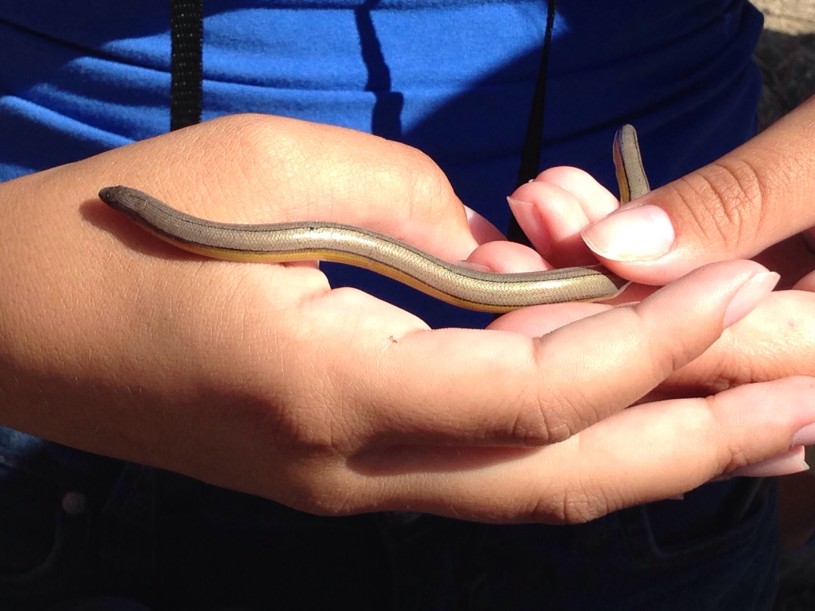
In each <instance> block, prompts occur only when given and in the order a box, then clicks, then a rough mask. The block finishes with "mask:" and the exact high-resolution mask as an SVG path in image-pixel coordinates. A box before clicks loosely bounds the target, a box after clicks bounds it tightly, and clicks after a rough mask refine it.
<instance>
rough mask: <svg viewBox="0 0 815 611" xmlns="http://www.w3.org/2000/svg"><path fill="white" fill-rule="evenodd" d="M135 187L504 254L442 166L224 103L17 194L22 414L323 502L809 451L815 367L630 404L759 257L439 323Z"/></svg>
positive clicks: (97, 446) (586, 500) (353, 506)
mask: <svg viewBox="0 0 815 611" xmlns="http://www.w3.org/2000/svg"><path fill="white" fill-rule="evenodd" d="M117 183H121V184H128V185H133V186H135V187H139V188H143V189H145V190H147V191H149V192H151V193H155V194H156V195H158V196H160V197H162V198H163V199H166V200H167V201H169V202H173V204H174V205H177V206H178V207H179V208H182V209H186V210H187V211H189V212H193V213H195V214H198V215H200V216H206V217H209V218H213V219H215V220H219V219H223V220H229V221H246V222H259V221H269V220H273V221H283V220H293V219H297V220H301V219H303V218H315V217H318V218H322V219H325V220H341V221H343V222H347V223H357V224H361V225H365V226H367V227H369V228H371V229H376V230H378V231H382V232H384V233H390V234H392V235H395V236H396V237H399V238H400V239H403V240H405V241H408V242H410V243H412V244H414V245H416V246H419V247H421V248H424V249H427V250H429V251H431V252H433V253H434V254H436V255H438V256H441V257H444V258H448V259H450V260H460V259H465V258H467V256H468V255H469V254H470V253H472V252H473V251H475V252H480V255H479V256H480V264H484V265H489V263H490V261H489V253H488V252H486V250H485V249H487V247H484V248H482V249H478V248H477V245H478V244H479V242H481V241H483V240H484V239H485V238H484V237H483V236H491V235H492V234H493V233H494V232H493V231H492V230H491V229H489V227H487V226H486V225H485V224H484V223H483V221H480V220H479V219H478V217H475V216H472V215H471V219H473V220H472V221H471V223H470V224H468V222H467V215H466V214H465V212H464V210H463V208H462V206H461V204H460V202H459V201H458V200H457V199H456V198H455V196H454V194H453V193H452V190H451V189H450V187H449V185H448V184H447V183H446V181H445V180H444V177H443V175H442V174H441V172H440V171H439V170H438V168H436V167H435V165H433V164H432V163H431V162H430V161H429V160H428V159H427V158H426V157H424V156H422V155H421V154H419V153H418V152H416V151H414V150H412V149H409V148H407V147H403V146H400V145H396V144H394V143H389V142H385V141H382V140H380V139H377V138H372V137H370V136H365V135H362V134H357V133H355V132H349V131H347V130H339V129H336V128H328V127H325V126H315V125H310V124H304V123H300V122H293V121H286V120H281V119H274V118H269V117H232V118H229V119H224V120H221V121H215V122H211V123H208V124H204V125H201V126H197V127H195V128H191V129H188V130H183V131H181V132H176V133H173V134H169V135H167V136H163V137H160V138H156V139H153V140H150V141H145V142H142V143H139V144H136V145H133V146H129V147H124V148H122V149H118V150H116V151H111V152H109V153H106V154H104V155H100V156H98V157H96V158H93V159H89V160H86V161H83V162H80V163H76V164H72V165H68V166H64V167H61V168H57V169H54V170H50V171H47V172H42V173H39V174H36V175H32V176H29V177H25V178H22V179H19V180H15V181H11V182H9V183H5V184H3V185H1V186H0V195H2V200H3V201H4V202H5V204H4V206H3V208H2V210H1V211H0V213H2V214H3V215H4V217H5V218H4V221H3V223H2V224H3V226H4V227H8V228H10V229H9V230H8V232H7V234H6V235H5V236H4V237H5V239H4V242H3V243H2V248H3V253H2V260H3V261H4V265H3V266H2V268H0V285H2V286H4V287H6V290H4V291H3V292H2V293H0V363H2V367H0V395H2V398H3V400H2V403H1V404H0V417H2V421H3V422H4V423H5V424H7V425H9V426H12V427H14V428H18V429H20V430H25V431H29V432H32V433H34V434H38V435H40V436H43V437H46V438H49V439H53V440H55V441H59V442H62V443H66V444H69V445H72V446H75V447H79V448H83V449H86V450H90V451H95V452H100V453H104V454H108V455H112V456H117V457H121V458H124V459H129V460H135V461H139V462H143V463H147V464H151V465H156V466H160V467H163V468H167V469H171V470H174V471H178V472H180V473H184V474H187V475H190V476H193V477H197V478H200V479H202V480H205V481H208V482H211V483H214V484H217V485H221V486H225V487H229V488H234V489H238V490H243V491H247V492H251V493H253V494H258V495H262V496H266V497H268V498H271V499H274V500H277V501H279V502H281V503H284V504H287V505H290V506H292V507H295V508H298V509H302V510H306V511H311V512H316V513H323V514H342V513H352V512H361V511H373V510H415V511H427V512H433V513H439V514H444V515H451V516H459V517H468V518H473V519H482V520H498V521H518V520H541V521H549V522H562V521H566V522H573V521H581V520H586V519H590V518H592V517H595V516H598V515H602V514H603V513H606V512H608V511H612V510H614V509H618V508H620V507H624V506H626V505H630V504H633V503H638V502H644V501H647V500H652V499H656V498H664V497H668V496H673V495H676V494H678V493H681V492H683V491H686V490H688V489H690V488H693V487H695V486H697V485H699V484H701V483H703V482H704V481H707V480H708V479H710V478H713V477H717V476H719V475H721V474H723V473H726V472H727V473H732V472H733V471H734V470H736V469H745V468H746V469H761V468H765V465H766V464H767V463H765V462H764V461H766V460H767V459H770V460H773V461H776V462H775V467H774V468H784V469H786V470H797V469H800V468H801V466H802V465H801V464H800V457H798V456H797V454H796V453H795V452H793V453H790V452H789V448H790V447H793V446H796V445H797V444H798V443H799V442H800V436H801V433H799V431H801V430H802V429H803V430H806V429H805V427H806V426H807V425H809V424H810V423H812V422H815V407H813V402H812V401H811V397H812V394H813V392H815V384H814V383H813V382H812V380H810V379H808V378H797V379H790V380H782V381H778V382H770V383H767V384H757V385H749V386H744V387H742V388H739V389H735V390H732V391H729V392H725V393H721V394H719V395H716V396H714V397H710V398H706V399H687V400H685V399H682V400H672V401H666V402H661V403H650V404H643V405H639V406H637V407H636V408H633V409H628V410H626V409H625V408H626V407H628V406H629V405H631V404H632V403H634V402H636V401H637V400H638V399H639V398H640V397H642V396H643V395H645V394H646V393H648V392H649V390H651V389H652V388H654V387H655V386H656V385H658V384H659V383H660V382H661V381H662V380H663V379H665V378H666V377H667V376H669V375H670V374H671V373H672V372H673V371H674V370H676V369H678V368H681V367H682V365H684V364H685V363H687V362H689V361H691V360H693V359H694V358H696V357H697V356H698V355H700V354H701V353H703V352H704V351H705V350H706V349H707V348H708V346H710V344H712V343H713V342H714V341H715V340H716V338H718V337H719V335H720V334H721V332H722V329H723V327H724V326H726V325H728V324H732V323H734V322H735V321H736V320H738V319H739V318H741V317H742V316H744V315H745V314H746V313H747V312H749V311H750V310H751V309H752V308H753V307H754V306H755V304H756V303H757V302H758V301H760V300H761V298H762V297H763V296H764V295H765V294H766V292H767V291H768V290H769V288H770V287H771V285H772V284H773V281H774V278H773V277H772V276H768V275H766V274H765V273H764V272H765V270H764V268H763V267H761V266H760V265H758V264H756V263H752V262H747V261H734V262H728V263H723V264H720V265H717V266H709V267H705V268H703V269H700V270H698V271H697V272H695V273H694V274H693V275H691V276H689V277H688V278H685V279H682V280H680V281H677V282H675V283H672V284H671V285H670V286H668V287H665V288H664V289H662V290H660V291H658V292H656V293H655V294H654V295H652V296H651V297H649V298H648V299H646V300H644V301H643V302H642V303H640V304H638V305H635V306H631V307H621V308H611V309H609V308H605V307H602V306H600V307H599V309H598V310H597V314H596V315H591V316H587V317H585V318H584V319H583V320H580V321H577V322H575V323H574V324H570V325H566V326H564V327H562V328H560V329H557V330H554V331H552V332H551V333H549V334H547V335H546V336H545V337H531V338H530V337H527V336H526V335H524V333H523V330H524V326H525V325H527V324H529V320H530V319H540V318H542V317H548V316H549V315H550V314H551V315H552V316H553V317H555V318H556V317H558V316H560V315H559V314H558V312H566V311H567V310H568V309H569V307H568V306H564V307H562V308H558V307H554V308H552V309H549V308H545V307H544V308H530V309H528V310H525V311H523V312H518V313H516V314H515V315H514V316H512V317H504V318H503V319H500V323H499V322H496V327H495V328H494V329H490V330H483V331H476V330H462V329H443V330H430V329H428V328H427V326H426V325H424V323H422V321H420V320H418V319H417V318H416V317H414V316H412V315H410V314H408V313H406V312H404V311H401V310H399V309H397V308H395V307H393V306H390V305H388V304H386V303H383V302H381V301H378V300H376V299H374V298H372V297H370V296H368V295H365V294H363V293H360V292H358V291H355V290H349V289H333V290H332V289H331V288H330V287H329V286H328V284H327V282H326V280H325V277H324V276H323V275H322V274H321V273H320V272H319V269H318V268H317V266H316V265H313V264H306V263H304V264H292V265H251V264H238V263H229V262H213V261H202V260H200V259H198V258H195V257H191V256H188V255H185V254H182V253H179V252H177V251H176V250H174V249H172V248H170V247H168V246H166V245H164V244H162V243H160V242H158V241H156V240H155V239H153V238H152V237H151V236H149V235H147V234H145V233H144V232H141V231H140V230H139V229H138V228H136V227H133V226H132V225H130V224H129V223H128V222H127V220H126V219H124V218H123V217H121V216H119V215H116V214H115V213H113V212H112V211H110V210H108V209H107V208H105V207H104V206H103V205H102V204H101V203H100V202H99V201H98V200H96V197H95V194H96V192H97V191H98V189H99V187H101V186H103V185H106V184H117ZM395 202H396V203H397V204H400V205H395ZM473 225H475V226H476V228H477V229H476V230H475V231H473V229H472V227H473ZM479 234H480V235H481V236H482V237H479ZM499 247H500V249H503V248H516V247H514V246H512V245H499ZM493 248H496V247H493ZM583 305H587V306H589V307H592V306H591V304H583ZM499 326H500V327H501V328H499ZM745 401H746V402H748V403H750V404H754V405H757V406H758V407H757V408H756V409H754V410H750V412H749V413H748V414H745V413H744V412H743V410H741V409H740V408H741V406H742V405H743V404H744V402H745ZM781 406H783V407H784V409H780V407H781ZM759 432H760V433H761V434H760V435H759V434H758V433H759ZM796 435H797V437H796ZM632 439H635V440H637V443H631V441H632ZM688 439H693V443H688ZM796 452H797V451H796ZM778 455H782V458H781V459H780V460H781V461H782V462H783V464H782V466H781V467H779V466H778V460H779V459H777V458H774V457H777V456H778Z"/></svg>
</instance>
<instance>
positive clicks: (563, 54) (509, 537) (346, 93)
mask: <svg viewBox="0 0 815 611" xmlns="http://www.w3.org/2000/svg"><path fill="white" fill-rule="evenodd" d="M545 14H546V6H545V4H544V3H543V2H541V1H537V0H536V1H534V2H533V1H530V2H525V1H518V0H515V1H511V2H510V1H499V0H416V1H411V2H409V1H408V0H379V1H376V0H364V1H362V2H347V1H343V0H268V1H262V0H207V1H206V2H205V16H206V19H205V48H204V75H205V82H204V115H205V118H211V117H215V116H219V115H223V114H229V113H235V112H248V111H253V112H265V113H270V114H279V115H286V116H293V117H299V118H303V119H309V120H314V121H323V122H327V123H333V124H338V125H345V126H349V127H353V128H357V129H361V130H365V131H373V132H375V133H378V134H380V135H384V136H387V137H390V138H395V139H399V140H402V141H405V142H407V143H410V144H413V145H415V146H417V147H419V148H421V149H422V150H424V151H425V152H427V153H428V154H430V155H431V156H432V157H433V158H434V159H436V161H437V162H438V163H439V164H440V165H441V166H442V168H443V169H444V170H445V171H446V172H447V174H448V176H449V177H450V179H451V181H452V183H453V185H454V187H455V188H456V190H457V192H458V193H459V194H460V195H461V197H462V199H463V200H464V201H465V202H466V203H468V204H469V205H471V206H473V207H475V208H476V209H478V210H479V211H480V212H482V213H483V214H485V215H487V216H488V217H489V218H491V219H492V220H493V222H495V223H496V224H498V225H499V226H506V223H507V220H508V213H507V210H506V206H505V202H504V197H505V195H507V194H508V193H509V192H511V191H512V189H513V187H514V181H515V177H516V172H517V167H518V162H519V157H520V152H521V145H522V142H523V137H524V130H525V128H526V123H527V118H528V112H529V107H530V103H531V98H532V92H533V83H534V79H535V75H536V71H537V67H538V63H539V61H540V55H541V44H542V39H543V30H544V23H545ZM168 23H169V2H168V1H166V0H142V1H136V0H121V1H119V2H110V1H109V0H81V1H78V2H70V3H68V2H60V1H58V0H27V1H26V2H19V1H15V0H0V46H1V47H2V48H3V49H4V60H5V61H0V134H2V137H0V180H5V179H10V178H13V177H15V176H20V175H23V174H26V173H29V172H33V171H37V170H41V169H44V168H48V167H52V166H55V165H58V164H62V163H66V162H69V161H74V160H78V159H82V158H85V157H88V156H90V155H93V154H95V153H98V152H101V151H104V150H107V149H110V148H112V147H116V146H120V145H122V144H126V143H128V142H131V141H134V140H139V139H143V138H147V137H150V136H153V135H156V134H160V133H162V132H164V131H166V130H167V129H168V127H169V111H168V107H169V83H170V74H169V66H170V40H169V33H168ZM555 25H556V27H555V31H554V39H553V46H552V54H551V60H550V78H549V80H548V83H547V99H546V107H545V119H546V121H545V129H544V136H545V138H544V140H545V147H544V151H543V165H551V164H564V163H569V164H573V165H577V166H580V167H583V168H585V169H587V170H589V171H590V172H592V173H593V174H594V175H596V176H598V177H599V178H600V179H601V180H602V181H603V182H605V183H606V184H607V185H610V186H611V185H612V184H613V176H612V168H611V161H610V153H609V149H610V143H611V138H612V134H613V132H614V130H615V129H616V128H617V127H618V126H619V125H620V124H621V123H623V122H627V121H628V122H632V123H634V124H635V125H636V126H637V127H638V129H639V130H640V135H641V144H642V147H643V151H644V154H645V159H646V165H647V169H648V172H649V174H650V176H651V179H652V183H653V184H655V185H658V184H661V183H663V182H665V181H667V180H670V179H671V178H674V177H676V176H679V175H681V174H683V173H685V172H687V171H689V170H692V169H694V168H695V167H697V166H699V165H701V164H703V163H706V162H708V161H710V160H712V159H714V158H715V157H717V156H718V155H720V154H722V153H724V152H725V151H727V150H729V149H731V148H733V147H734V146H736V145H737V144H739V143H740V142H742V141H743V140H745V139H746V138H748V137H749V136H750V135H751V134H752V132H753V130H754V126H755V118H754V115H755V106H756V103H757V99H758V94H759V88H760V83H759V77H758V73H757V71H756V69H755V67H754V66H753V65H752V63H751V60H750V56H751V50H752V47H753V45H754V44H755V40H756V38H757V36H758V32H759V30H760V27H761V17H760V15H759V13H758V12H757V11H755V10H754V9H753V8H752V7H751V6H750V5H749V4H748V3H746V2H744V1H743V0H682V1H675V0H630V1H628V2H624V3H622V2H606V1H602V0H595V1H590V0H579V1H569V0H561V2H560V3H559V13H558V18H557V21H556V24H555ZM100 186H102V185H100ZM394 205H398V202H395V203H394ZM330 273H331V275H332V281H333V282H335V283H354V284H358V285H361V286H363V287H364V288H366V289H367V290H370V291H372V292H374V293H375V294H379V295H383V296H384V297H386V298H387V299H389V300H390V301H393V302H395V303H398V304H400V305H403V306H404V307H408V308H409V309H412V310H413V311H415V312H417V313H419V314H420V315H421V316H422V317H423V318H425V320H427V321H428V322H429V323H431V324H432V325H434V326H442V325H456V326H461V325H466V326H477V325H482V324H484V323H485V322H486V320H487V319H486V318H485V317H484V316H480V315H476V314H472V313H467V312H463V311H461V310H458V309H455V308H448V307H445V306H441V305H440V304H438V303H436V302H435V301H432V300H430V299H425V298H424V297H421V296H418V295H417V294H416V293H415V292H413V291H410V290H408V289H405V288H403V287H401V286H398V285H395V284H393V283H389V282H385V281H383V280H381V279H380V278H379V277H373V276H369V275H366V274H362V273H359V272H356V271H351V270H349V269H348V268H340V269H337V268H335V267H331V268H330ZM743 488H745V486H744V485H743V484H741V483H739V482H735V483H734V482H729V483H728V482H725V483H721V484H717V485H713V486H707V487H705V488H703V489H700V490H698V491H695V492H693V493H691V494H689V495H688V497H687V498H686V500H685V501H683V502H681V503H678V502H671V501H668V502H665V503H659V504H654V505H651V506H647V507H642V508H635V509H632V510H628V511H625V512H620V513H618V514H615V515H612V516H608V517H607V518H604V519H601V520H598V521H596V522H593V523H592V524H589V525H584V526H578V527H544V526H515V527H499V526H483V525H477V524H467V523H461V522H455V521H452V520H443V519H439V518H433V517H423V518H422V519H420V520H418V521H416V522H411V523H408V524H401V525H400V524H399V522H398V520H396V519H393V518H389V517H387V516H358V517H353V518H344V519H327V518H317V517H314V516H306V515H303V514H300V513H297V512H294V511H291V510H288V509H286V508H284V507H280V506H278V505H275V504H273V503H268V502H265V501H262V500H260V499H255V498H252V497H249V496H246V495H240V494H237V493H232V492H228V491H223V490H218V489H215V488H211V487H208V486H205V485H203V484H199V483H196V482H191V481H189V480H185V479H184V478H179V477H175V476H172V475H169V474H165V473H161V472H158V471H154V470H151V469H147V468H144V467H140V466H138V465H123V464H121V463H119V462H117V461H111V460H109V459H105V458H102V457H96V456H93V455H89V454H85V453H82V452H77V451H74V450H70V449H68V448H63V447H61V446H57V445H55V444H51V443H48V442H44V441H42V440H39V439H36V438H33V437H30V436H28V435H23V434H21V433H15V432H14V431H9V430H7V429H2V428H0V608H4V609H5V608H9V609H20V610H24V609H43V608H46V605H48V604H54V603H55V602H58V601H63V600H68V599H70V598H72V597H73V598H75V599H77V600H82V599H85V598H86V597H88V596H106V595H111V594H115V595H117V596H128V595H129V596H133V597H134V598H136V599H139V600H142V601H143V602H147V603H149V604H150V605H151V608H153V609H155V610H160V609H162V608H167V609H173V610H177V609H183V608H195V609H209V608H213V607H215V606H217V605H221V606H227V605H235V604H245V605H247V606H250V605H251V606H254V607H255V608H258V609H262V608H276V609H277V608H280V609H285V608H290V607H294V608H326V607H328V606H332V607H343V606H345V607H348V608H355V609H386V608H403V609H422V610H427V609H451V608H464V607H466V606H467V605H469V606H471V607H472V608H479V607H482V608H492V609H495V608H506V609H547V608H553V609H592V610H594V609H652V608H659V609H683V610H684V609H688V608H694V607H699V608H721V609H736V608H738V609H764V608H768V607H769V606H770V604H771V602H770V601H771V599H772V592H773V584H772V574H773V569H774V559H775V556H774V553H773V551H772V550H773V549H774V543H773V541H774V530H773V515H774V514H773V512H774V505H773V502H772V498H771V497H765V496H763V495H762V496H760V497H758V498H757V501H756V503H755V504H754V505H752V506H751V507H750V510H749V511H748V512H747V514H746V516H745V517H744V518H742V519H739V520H734V519H731V518H732V516H731V515H730V511H731V507H732V506H738V505H739V504H740V503H741V501H742V500H743V498H744V496H745V494H746V492H745V490H743ZM73 492H79V494H80V495H81V498H84V499H86V501H87V504H86V506H83V510H82V511H79V512H78V511H76V506H75V505H73V504H72V503H74V501H75V499H76V498H80V497H76V496H69V497H67V498H69V499H74V501H71V502H68V501H66V496H65V495H66V493H73ZM66 507H67V508H68V509H69V510H70V509H71V507H73V508H74V509H73V510H70V511H69V510H66ZM165 592H166V593H168V594H167V597H166V598H164V599H163V600H162V598H161V596H159V593H165ZM191 601H193V602H191ZM185 605H186V606H185Z"/></svg>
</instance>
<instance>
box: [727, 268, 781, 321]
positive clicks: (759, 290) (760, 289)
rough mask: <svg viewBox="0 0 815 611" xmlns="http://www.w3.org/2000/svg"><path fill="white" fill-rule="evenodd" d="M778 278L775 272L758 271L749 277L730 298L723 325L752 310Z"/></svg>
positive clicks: (771, 288)
mask: <svg viewBox="0 0 815 611" xmlns="http://www.w3.org/2000/svg"><path fill="white" fill-rule="evenodd" d="M780 278H781V276H779V275H778V274H777V273H775V272H759V273H757V274H755V275H753V276H752V277H750V278H749V279H748V280H747V281H746V282H745V283H744V284H742V285H741V288H739V290H738V291H736V294H735V295H733V297H732V298H731V299H730V304H728V306H727V309H726V310H725V313H724V319H723V324H724V326H725V327H729V326H730V325H733V324H735V323H737V322H738V321H739V320H741V319H742V318H744V317H745V316H747V314H749V313H750V312H752V311H753V310H754V309H755V308H756V306H757V305H758V304H759V303H760V302H761V300H762V299H764V297H766V296H767V295H768V294H770V293H771V292H772V290H773V289H774V288H775V285H776V284H778V280H779V279H780Z"/></svg>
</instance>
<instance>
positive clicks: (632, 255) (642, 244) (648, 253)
mask: <svg viewBox="0 0 815 611" xmlns="http://www.w3.org/2000/svg"><path fill="white" fill-rule="evenodd" d="M674 237H675V234H674V228H673V225H672V224H671V219H670V218H669V217H668V213H667V212H665V211H664V210H663V209H662V208H660V207H659V206H654V205H652V204H644V205H642V206H635V207H633V208H625V209H622V210H620V211H618V212H613V213H612V214H609V215H608V216H607V217H606V218H604V219H602V220H600V221H597V222H596V223H594V224H592V225H589V226H588V227H586V229H585V230H584V231H583V241H584V242H585V243H586V245H587V246H588V247H589V248H590V249H591V250H592V251H594V252H595V253H596V254H598V255H600V256H601V257H604V258H606V259H611V260H613V261H653V260H654V259H659V258H660V257H661V256H663V255H666V254H668V251H670V250H671V246H672V245H673V243H674Z"/></svg>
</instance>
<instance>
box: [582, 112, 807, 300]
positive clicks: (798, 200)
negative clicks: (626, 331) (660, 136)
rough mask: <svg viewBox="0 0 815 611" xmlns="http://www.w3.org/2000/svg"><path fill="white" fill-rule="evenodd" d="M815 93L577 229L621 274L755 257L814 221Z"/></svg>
mask: <svg viewBox="0 0 815 611" xmlns="http://www.w3.org/2000/svg"><path fill="white" fill-rule="evenodd" d="M813 117H815V99H813V100H810V101H809V102H807V103H805V104H803V105H802V106H801V107H800V108H799V109H798V110H796V111H795V112H793V113H791V114H790V115H788V116H787V117H785V118H784V119H782V120H781V121H779V122H777V123H776V124H774V125H773V126H772V127H771V128H769V129H767V130H766V131H765V132H763V133H761V134H760V135H758V136H756V137H755V138H754V139H752V140H750V141H749V142H747V143H745V144H744V145H743V146H741V147H739V148H737V149H735V150H734V151H732V152H731V153H729V154H727V155H725V156H724V157H722V158H721V159H719V160H718V161H716V162H714V163H712V164H710V165H708V166H705V167H703V168H701V169H699V170H697V171H696V172H693V173H691V174H689V175H687V176H685V177H683V178H681V179H679V180H676V181H674V182H672V183H670V184H668V185H665V186H664V187H662V188H660V189H657V190H655V191H653V192H651V193H649V194H648V195H646V196H645V197H642V198H640V199H639V200H637V201H635V202H632V203H631V204H629V205H627V206H623V207H622V208H621V209H620V211H618V212H615V213H613V214H611V215H609V216H608V217H607V218H605V219H603V220H601V221H599V222H598V223H596V224H594V225H592V226H590V227H588V228H587V229H586V230H585V231H584V233H583V237H584V239H585V241H586V243H587V244H588V246H589V247H590V248H591V249H592V250H593V251H594V252H595V254H597V255H598V256H599V257H600V258H602V259H603V260H604V262H605V263H606V265H608V267H609V268H611V269H612V270H614V271H615V272H616V273H619V274H621V275H623V276H625V277H626V278H630V279H631V280H634V281H636V282H644V283H648V284H664V283H665V282H667V281H670V280H671V279H673V278H676V277H678V276H680V275H682V274H684V273H686V272H687V271H688V270H690V269H693V268H695V267H698V266H699V265H702V264H704V263H708V262H711V261H720V260H724V259H731V258H748V257H753V256H754V255H756V254H758V253H759V252H761V251H762V250H764V249H765V248H767V247H769V246H770V245H772V244H775V243H777V242H779V241H781V240H783V239H784V238H787V237H789V236H792V235H795V234H796V233H799V232H801V231H803V230H804V229H807V228H809V227H812V226H813V225H815V206H813V205H812V203H813V195H812V194H813V193H815V154H813V152H815V151H813V144H812V143H813V142H815V121H813Z"/></svg>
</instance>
